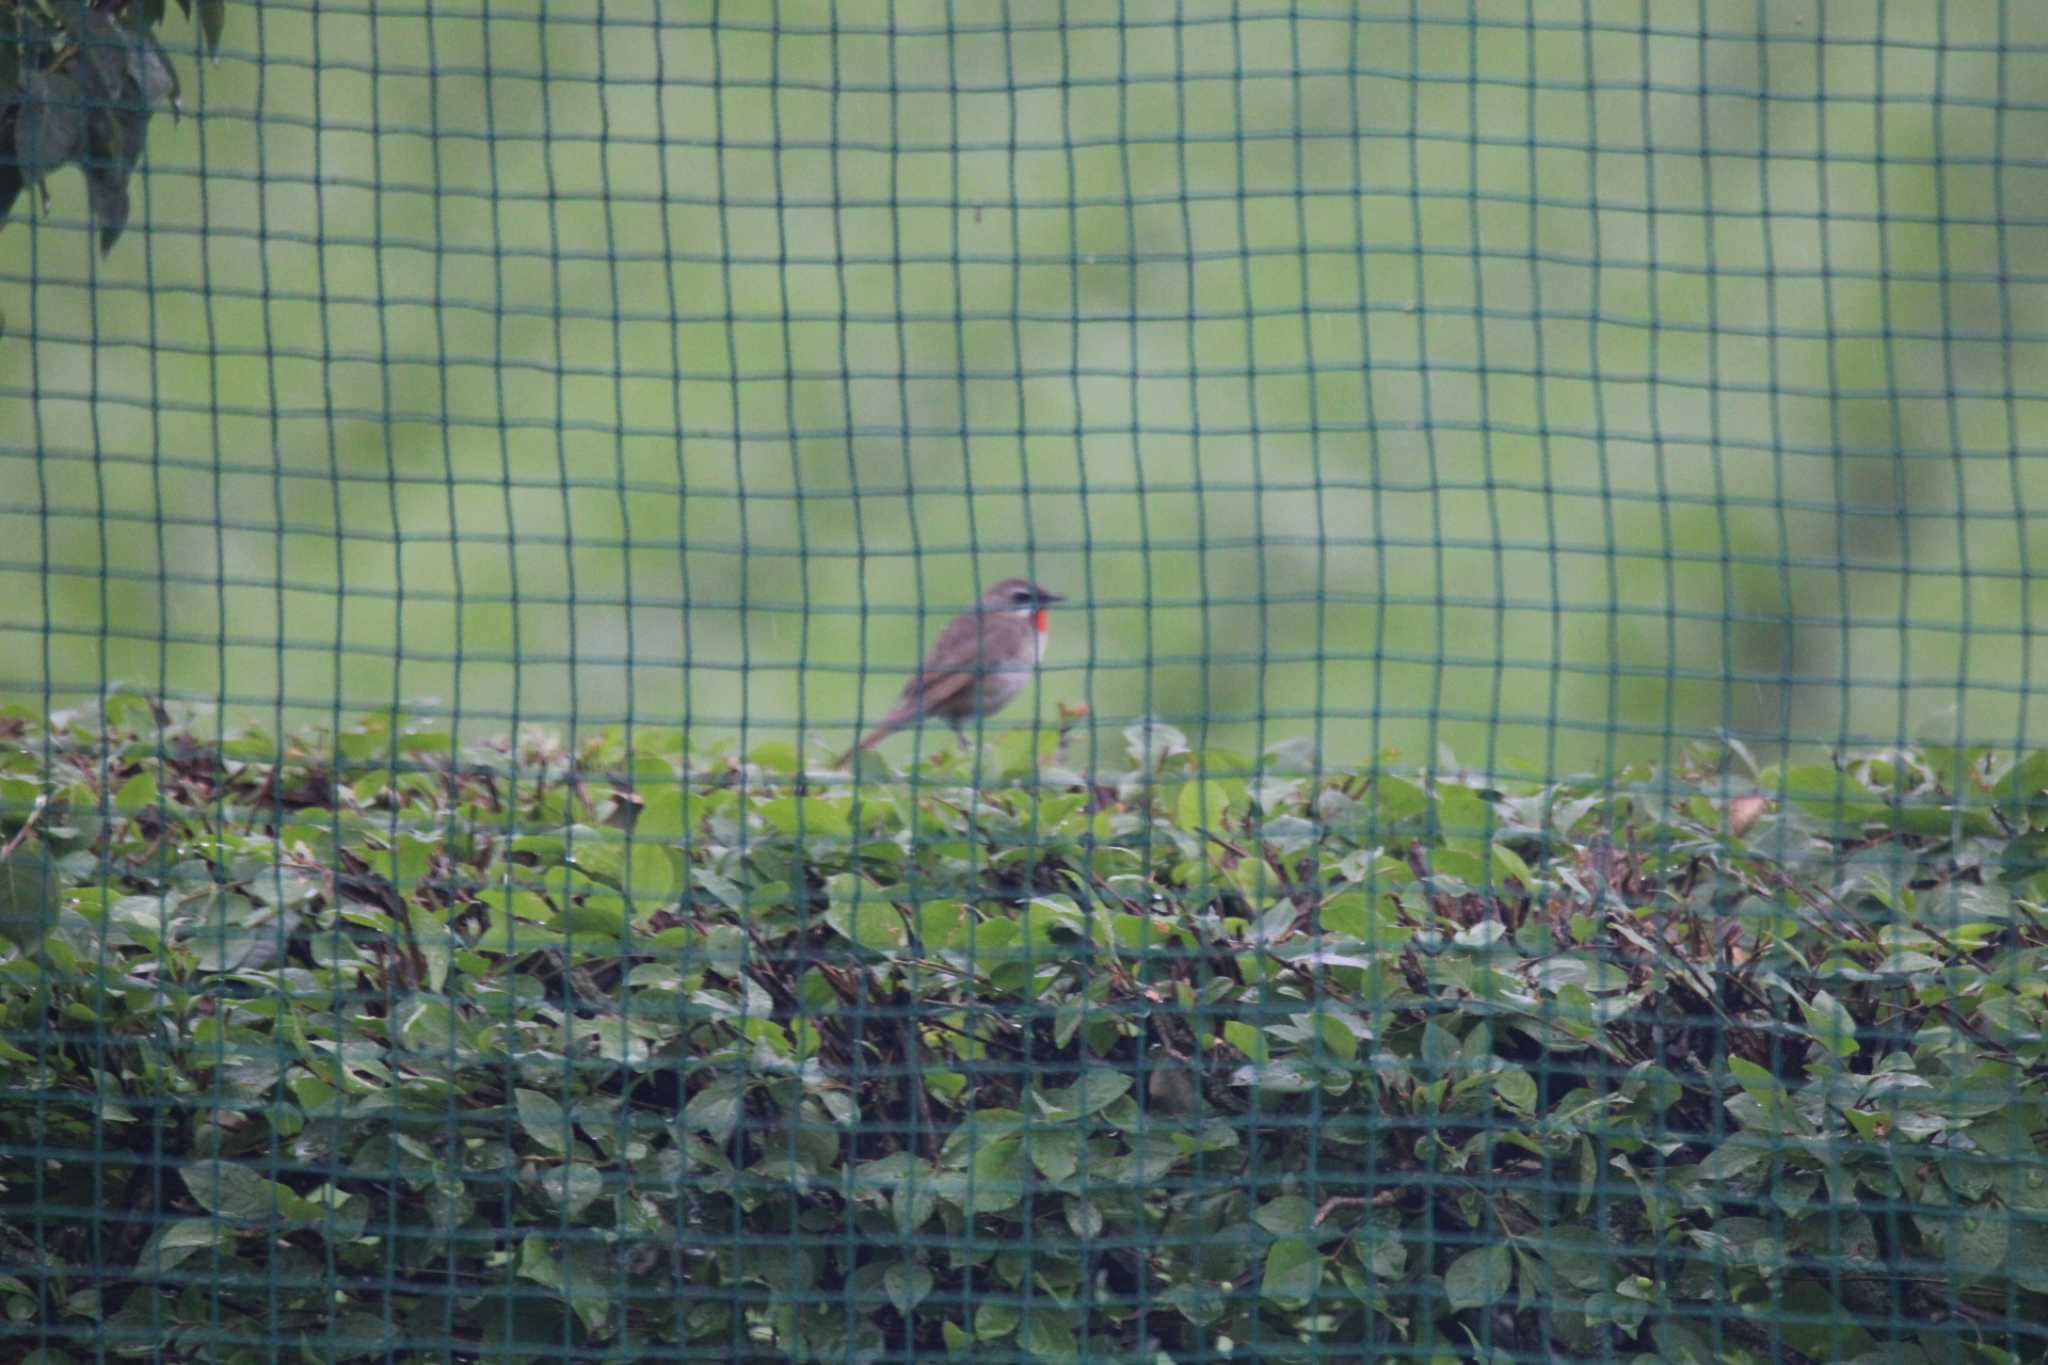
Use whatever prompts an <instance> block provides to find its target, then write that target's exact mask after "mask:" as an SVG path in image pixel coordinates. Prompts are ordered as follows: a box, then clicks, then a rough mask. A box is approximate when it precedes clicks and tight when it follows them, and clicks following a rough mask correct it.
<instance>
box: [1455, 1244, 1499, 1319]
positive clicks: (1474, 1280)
mask: <svg viewBox="0 0 2048 1365" xmlns="http://www.w3.org/2000/svg"><path fill="white" fill-rule="evenodd" d="M1514 1269H1515V1264H1514V1258H1513V1257H1511V1256H1510V1255H1509V1254H1508V1245H1507V1243H1506V1242H1496V1243H1494V1244H1493V1245H1492V1246H1490V1247H1475V1248H1473V1249H1472V1250H1471V1251H1468V1252H1466V1253H1465V1254H1464V1255H1462V1256H1460V1257H1459V1258H1458V1259H1457V1260H1455V1261H1453V1262H1451V1268H1450V1269H1449V1270H1446V1271H1445V1272H1444V1297H1445V1298H1447V1299H1449V1300H1450V1304H1451V1307H1452V1308H1453V1309H1454V1310H1461V1309H1466V1308H1483V1307H1484V1306H1486V1305H1487V1304H1490V1303H1494V1302H1497V1301H1498V1300H1499V1299H1500V1298H1501V1297H1502V1296H1504V1295H1505V1294H1506V1293H1507V1292H1508V1286H1509V1285H1510V1283H1512V1281H1513V1277H1514Z"/></svg>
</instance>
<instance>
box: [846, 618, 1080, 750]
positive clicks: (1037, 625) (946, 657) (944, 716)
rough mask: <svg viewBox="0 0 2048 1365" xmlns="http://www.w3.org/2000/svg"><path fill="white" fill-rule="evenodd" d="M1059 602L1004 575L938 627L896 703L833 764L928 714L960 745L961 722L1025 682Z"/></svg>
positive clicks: (1003, 700)
mask: <svg viewBox="0 0 2048 1365" xmlns="http://www.w3.org/2000/svg"><path fill="white" fill-rule="evenodd" d="M1065 600H1066V599H1065V598H1064V597H1062V596H1061V595H1060V594H1058V593H1056V592H1048V591H1046V590H1045V589H1044V588H1041V587H1039V586H1038V585H1037V584H1036V583H1033V582H1032V581H1030V580H1029V579H1026V578H1006V579H1004V580H1003V581H1002V582H1000V583H998V584H996V585H995V586H994V587H993V588H990V589H989V590H988V591H987V592H985V593H983V594H982V595H981V601H979V602H977V603H976V604H975V605H974V606H972V607H969V608H968V609H967V610H966V611H963V612H961V613H960V614H959V615H958V616H956V617H954V618H953V619H952V620H951V621H950V622H948V623H947V625H946V628H945V629H944V630H942V631H940V632H939V638H938V639H937V640H936V641H934V642H933V644H932V648H931V653H930V654H928V655H926V656H925V661H924V667H922V668H920V669H919V670H918V671H917V676H915V677H913V678H912V679H911V680H910V681H909V682H908V683H906V684H904V687H903V695H902V696H900V697H898V698H897V699H896V705H895V706H893V707H891V708H890V710H889V714H888V715H886V716H884V717H882V719H881V722H880V723H879V724H877V725H876V726H875V728H874V729H872V730H870V731H868V732H867V734H866V735H864V736H862V738H861V741H860V743H859V744H856V745H855V746H854V747H853V748H851V749H848V750H847V751H846V752H845V753H843V754H841V755H840V756H839V762H838V763H837V764H836V765H835V766H838V767H844V766H846V764H847V762H848V761H849V760H851V759H852V758H853V756H854V755H855V754H856V753H858V752H860V751H861V750H862V749H872V748H874V747H875V746H876V745H877V744H880V743H881V742H882V741H883V740H885V739H887V738H888V737H889V736H890V735H893V734H895V733H896V732H897V731H898V730H901V729H903V728H904V727H905V726H912V725H919V724H922V723H923V722H924V721H927V720H930V719H932V718H934V717H936V718H938V719H940V720H943V721H945V722H946V723H947V724H948V725H951V726H952V727H953V733H954V734H956V735H958V736H959V737H960V742H961V743H962V744H965V743H966V742H967V722H968V721H970V720H975V719H978V718H979V717H982V716H987V715H993V714H994V713H995V712H997V711H1000V710H1002V709H1003V708H1004V707H1005V706H1008V705H1009V704H1010V703H1011V702H1012V701H1014V700H1016V697H1017V694H1018V693H1019V692H1022V691H1023V690H1024V688H1025V685H1026V684H1027V683H1029V682H1030V681H1031V676H1032V674H1033V673H1035V672H1036V671H1037V669H1038V663H1039V660H1041V659H1043V658H1044V657H1045V637H1046V624H1047V622H1046V610H1045V609H1046V608H1047V607H1049V606H1051V605H1052V604H1053V603H1055V602H1064V601H1065Z"/></svg>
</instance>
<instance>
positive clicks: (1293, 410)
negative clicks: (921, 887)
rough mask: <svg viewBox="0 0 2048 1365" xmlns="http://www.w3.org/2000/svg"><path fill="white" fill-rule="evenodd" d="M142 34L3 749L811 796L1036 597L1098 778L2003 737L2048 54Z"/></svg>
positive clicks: (1696, 22) (2014, 731)
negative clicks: (155, 703) (384, 712)
mask: <svg viewBox="0 0 2048 1365" xmlns="http://www.w3.org/2000/svg"><path fill="white" fill-rule="evenodd" d="M165 34H166V36H167V39H168V40H169V41H170V42H171V43H172V45H173V47H174V52H175V60H176V64H177V66H178V68H179V71H180V73H181V75H182V76H183V78H184V82H185V98H186V106H187V109H188V117H187V118H186V119H185V120H184V122H183V123H182V124H178V125H175V126H174V125H173V124H172V123H171V122H170V120H169V119H168V118H165V117H160V118H159V119H158V120H157V122H156V124H155V125H154V127H153V128H152V139H151V146H150V153H149V156H148V159H147V162H146V163H145V167H144V174H143V176H142V177H141V178H140V180H139V181H138V186H137V204H136V211H135V216H134V220H133V224H132V225H131V228H130V232H129V236H128V237H127V238H126V239H125V240H123V241H122V242H121V243H120V244H119V245H118V246H117V247H116V249H115V250H114V251H113V253H112V254H111V256H110V257H109V258H107V259H106V260H105V261H103V262H101V261H96V260H95V258H94V255H93V252H92V243H91V241H90V237H89V234H88V232H87V231H86V230H85V228H84V227H83V218H84V213H85V206H84V192H83V186H82V182H81V181H80V180H79V178H78V175H77V173H76V172H75V171H66V172H64V173H63V174H62V175H61V176H59V177H58V178H57V179H55V180H54V181H53V185H52V190H53V195H52V199H51V202H50V205H49V207H48V208H47V209H46V210H41V211H34V212H32V211H30V207H29V205H28V204H27V202H26V200H24V203H23V205H22V206H21V208H20V209H19V210H18V211H17V214H16V217H15V219H14V221H12V222H11V223H9V224H8V226H7V228H6V230H5V231H4V232H0V316H4V323H5V329H6V335H5V339H4V341H0V462H4V469H5V484H4V488H0V649H4V658H5V662H4V664H0V675H4V679H5V681H4V684H0V687H4V690H5V691H6V693H7V694H8V695H9V696H11V697H14V698H16V699H20V700H37V699H47V700H48V701H50V702H53V703H62V702H64V701H67V700H70V699H73V698H75V697H77V696H79V695H81V694H89V693H93V692H97V691H99V690H101V689H102V688H104V687H105V686H107V685H108V684H110V683H114V682H126V683H130V684H134V685H138V686H142V687H145V688H148V689H150V690H153V691H159V690H160V691H164V692H168V693H173V694H178V695H183V696H188V697H194V698H198V699H201V700H205V701H210V702H214V703H218V704H219V705H221V707H222V708H223V709H224V712H225V715H226V718H227V721H226V723H233V722H234V721H235V720H237V719H244V720H255V721H258V722H261V723H264V724H275V723H284V724H290V723H294V722H299V721H304V720H306V719H307V718H309V717H326V718H328V719H329V720H330V722H331V721H335V720H340V721H347V720H349V719H352V718H353V717H354V716H355V715H356V714H357V713H359V712H361V711H365V710H371V709H376V708H381V707H386V706H390V705H392V704H394V703H395V702H401V701H403V702H411V703H414V704H415V705H416V706H417V707H418V708H419V709H422V710H436V709H438V710H440V711H442V712H449V713H453V714H454V716H455V718H456V721H457V723H458V724H459V726H460V727H461V729H462V730H463V732H464V733H465V735H468V736H471V737H474V736H476V735H478V734H479V733H497V732H503V731H505V730H507V729H508V728H511V727H513V726H514V725H515V724H516V725H523V724H526V723H529V722H533V723H550V724H561V723H565V722H570V721H573V722H574V723H575V724H577V725H579V726H580V725H586V724H600V723H610V722H615V721H619V720H622V719H627V718H630V719H631V720H632V721H634V722H635V723H638V724H654V725H678V724H681V725H687V726H688V727H689V728H690V730H691V733H692V736H693V738H696V739H701V740H703V741H704V742H706V743H709V742H712V741H714V740H717V739H718V738H720V737H723V736H730V735H736V734H741V733H742V732H744V735H745V737H746V742H748V743H754V742H758V741H760V740H764V739H795V738H796V737H797V736H798V734H799V733H800V732H801V733H802V734H804V735H805V736H806V737H807V738H808V739H809V740H810V741H811V742H812V743H813V745H814V748H813V752H814V753H817V754H822V753H824V752H825V750H826V747H827V746H828V745H829V746H830V747H832V748H836V747H838V746H839V745H840V744H843V743H844V741H845V738H846V736H847V733H848V731H849V730H850V729H851V727H852V725H853V724H854V721H855V718H856V713H857V711H858V712H860V713H862V714H864V715H865V716H866V717H868V718H869V719H872V718H873V717H874V716H875V714H877V713H878V711H879V710H880V709H881V708H883V707H885V706H886V705H887V703H888V701H889V700H890V699H891V698H892V697H893V695H894V693H895V690H896V688H897V686H898V685H899V684H900V681H901V678H902V676H903V672H904V670H905V669H906V668H907V667H908V666H909V665H910V664H911V663H912V662H913V661H914V659H915V658H916V657H917V656H918V655H919V653H920V652H921V648H922V641H923V640H925V639H927V638H928V636H929V633H930V632H931V631H933V630H935V629H936V627H937V625H938V624H939V623H941V622H943V620H944V619H945V618H946V617H947V616H949V615H950V614H951V613H952V612H954V611H955V610H958V609H959V608H960V607H961V606H963V605H965V604H966V602H967V601H968V600H969V599H970V598H971V597H972V596H973V593H974V591H975V585H976V583H977V582H985V581H992V580H993V579H995V578H998V577H1001V576H1004V575H1007V574H1009V573H1012V572H1029V573H1031V574H1033V575H1034V576H1036V577H1038V578H1040V579H1042V580H1043V581H1044V582H1046V583H1047V584H1049V585H1051V586H1053V587H1055V588H1058V589H1060V590H1062V591H1065V592H1066V593H1068V594H1070V595H1071V596H1072V597H1073V598H1075V599H1076V601H1077V603H1078V604H1079V605H1077V606H1076V608H1075V609H1074V610H1072V611H1070V612H1068V613H1066V614H1065V615H1063V616H1062V618H1061V620H1060V622H1059V627H1060V629H1059V633H1058V635H1057V636H1056V637H1055V642H1054V647H1053V652H1052V655H1051V658H1050V660H1049V662H1050V663H1051V664H1052V665H1054V666H1055V667H1054V668H1053V670H1052V671H1050V672H1049V673H1048V674H1047V676H1046V678H1045V685H1044V688H1043V690H1042V694H1041V697H1040V704H1041V708H1042V711H1043V713H1044V714H1045V715H1047V716H1048V717H1049V716H1051V715H1052V713H1053V711H1054V709H1055V703H1056V702H1062V701H1065V702H1081V701H1085V702H1087V703H1088V704H1089V705H1090V706H1091V707H1092V708H1093V711H1094V714H1095V718H1096V720H1097V722H1098V723H1100V724H1102V725H1104V726H1106V727H1107V726H1116V725H1121V724H1123V723H1126V722H1128V721H1129V720H1130V719H1131V718H1132V717H1135V716H1139V715H1144V714H1148V713H1149V714H1157V715H1161V716H1164V717H1166V718H1168V719H1171V720H1173V721H1175V722H1177V723H1180V724H1182V725H1184V726H1187V727H1190V728H1191V729H1193V730H1195V731H1196V732H1197V735H1196V737H1197V739H1198V741H1201V742H1207V743H1210V744H1214V745H1220V746H1227V747H1235V748H1239V749H1246V748H1250V747H1253V746H1255V745H1258V744H1260V743H1265V742H1272V741H1276V740H1279V739H1282V738H1287V737H1290V736H1296V735H1310V736H1314V737H1317V738H1318V739H1320V741H1321V743H1322V745H1323V747H1324V750H1325V752H1326V753H1327V754H1328V756H1329V757H1331V758H1332V759H1333V760H1345V761H1355V760H1358V759H1361V758H1363V757H1366V756H1367V755H1369V754H1370V753H1372V752H1374V751H1377V750H1380V749H1382V748H1386V747H1389V746H1391V747H1396V748H1399V749H1401V750H1402V751H1403V752H1404V753H1405V754H1407V755H1409V756H1411V757H1413V758H1414V759H1416V760H1418V761H1420V760H1426V759H1428V758H1429V757H1430V756H1431V755H1433V754H1434V753H1435V752H1436V751H1437V748H1438V746H1440V745H1444V744H1448V745H1449V746H1451V747H1452V748H1453V749H1454V750H1455V751H1456V752H1457V754H1458V756H1459V757H1460V758H1461V759H1462V760H1464V761H1466V762H1468V763H1472V764H1475V765H1483V766H1486V767H1489V768H1492V769H1494V770H1496V771H1501V772H1521V773H1543V772H1555V771H1562V770H1567V769H1574V768H1583V767H1587V766H1605V765H1607V764H1610V763H1613V762H1616V761H1621V760H1626V759H1636V758H1654V757H1658V756H1660V755H1663V754H1666V753H1668V752H1670V750H1671V749H1672V748H1673V747H1674V746H1675V745H1677V744H1679V743H1682V742H1683V741H1684V740H1685V739H1686V738H1687V737H1690V736H1695V735H1711V734H1714V733H1716V732H1717V731H1721V730H1727V731H1731V732H1734V733H1736V734H1739V735H1741V736H1744V737H1745V738H1747V739H1749V740H1751V741H1752V742H1753V743H1756V744H1758V745H1760V746H1762V747H1764V748H1766V749H1768V748H1771V747H1774V746H1776V745H1778V744H1780V743H1784V742H1788V741H1789V742H1794V743H1803V742H1813V743H1823V744H1834V743H1843V742H1850V743H1854V742H1886V741H1889V740H1892V739H1896V738H1900V737H1903V736H1909V735H1912V734H1915V733H1919V732H1923V731H1926V730H1927V729H1928V728H1929V727H1933V729H1934V731H1935V732H1938V733H1943V734H1947V733H1950V732H1953V731H1954V730H1956V729H1957V728H1958V727H1960V728H1961V729H1962V730H1963V731H1964V732H1966V733H1967V734H1968V735H1970V736H1972V737H1975V738H1979V739H1983V740H1988V741H1997V742H2004V743H2033V744H2038V743H2040V742H2041V739H2042V734H2043V723H2044V720H2048V714H2044V712H2043V709H2042V704H2041V702H2040V701H2039V700H2038V699H2037V698H2035V697H2034V696H2033V695H2032V693H2033V692H2034V690H2035V689H2034V688H2033V686H2032V681H2033V679H2034V678H2035V677H2036V676H2038V675H2039V673H2040V672H2041V669H2042V667H2043V665H2044V664H2048V659H2044V658H2043V657H2042V644H2041V639H2040V637H2039V636H2037V635H2036V634H2035V633H2034V632H2033V631H2032V629H2031V628H2030V621H2031V606H2032V601H2033V599H2032V598H2031V596H2030V587H2031V585H2030V581H2029V578H2030V570H2031V566H2033V565H2035V564H2038V563H2040V562H2041V561H2042V558H2043V556H2044V554H2048V541H2044V539H2043V532H2042V529H2041V528H2042V525H2043V520H2042V518H2043V514H2044V513H2048V460H2044V458H2043V455H2042V453H2041V452H2042V451H2043V450H2044V449H2048V378H2044V368H2043V362H2044V360H2048V316H2044V312H2048V265H2044V264H2043V247H2044V246H2048V159H2044V156H2048V7H2041V6H2034V5H2019V4H2006V5H2000V4H1994V3H1986V4H1950V5H1934V4H1893V5H1884V6H1855V5H1840V4H1834V5H1823V4H1821V3H1818V2H1817V0H1813V2H1809V3H1800V2H1799V0H1772V2H1771V3H1769V4H1748V5H1736V4H1720V3H1714V4H1703V3H1699V0H1685V3H1664V0H1626V2H1624V0H1514V2H1513V3H1495V2H1494V0H1459V2H1457V3H1452V2H1451V0H1443V2H1441V3H1431V2H1429V0H1383V2H1382V0H1375V2H1373V3H1363V4H1356V5H1353V4H1346V3H1320V4H1319V3H1312V2H1311V3H1303V4H1298V5H1288V6H1283V5H1280V4H1272V5H1261V4H1256V3H1254V4H1245V5H1242V6H1232V5H1230V4H1226V3H1222V2H1221V0H1190V2H1189V3H1180V4H1173V3H1164V0H1160V2H1158V3H1132V4H1128V5H1117V4H1112V3H1106V2H1104V3H1088V2H1085V0H1074V2H1073V3H1068V4H1065V5H1063V6H1058V7H1055V6H1050V5H1047V6H1029V5H1026V6H1018V5H1013V4H1007V3H996V2H995V0H951V2H950V3H944V2H941V0H929V2H927V0H898V2H897V3H881V2H880V0H848V2H847V3H840V4H836V5H831V4H826V3H823V2H822V0H819V2H818V3H802V4H798V3H781V4H768V3H758V4H756V3H747V4H721V5H713V4H710V3H703V2H701V0H700V2H698V3H675V2H674V0H668V2H666V3H658V4H657V3H651V2H649V3H637V4H636V3H618V2H617V0H613V2H611V3H605V4H602V5H598V4H594V3H582V4H579V3H552V4H547V5H540V4H538V3H533V4H528V5H525V6H523V7H522V6H506V5H492V6H490V7H488V8H487V9H480V8H478V7H475V6H473V5H463V4H458V5H435V6H433V7H431V8H427V7H417V6H415V7H405V6H384V5H379V6H375V7H368V8H355V9H348V10H342V9H338V8H336V7H332V6H322V7H319V8H318V9H317V10H316V9H315V8H314V7H313V6H311V5H307V4H292V3H268V4H264V5H262V6H260V7H258V6H254V5H247V4H231V5H230V6H229V10H228V27H227V37H226V42H225V45H224V49H223V54H222V57H221V59H220V60H219V61H218V62H214V63H202V62H199V61H197V60H195V59H194V58H193V56H192V54H191V52H190V45H191V42H192V32H191V30H190V28H189V27H187V26H186V25H185V23H184V21H183V19H182V18H180V17H179V16H178V15H177V14H176V13H175V12H174V13H173V14H172V16H171V18H170V20H169V22H168V23H167V25H166V28H165ZM1024 709H1025V708H1023V707H1022V706H1020V707H1018V708H1017V711H1016V713H1015V714H1012V715H1009V716H1006V717H1005V719H1006V720H1015V719H1021V718H1022V713H1023V712H1024ZM1106 734H1107V731H1105V735H1106ZM907 746H908V741H904V740H898V741H895V742H894V746H893V747H892V749H891V752H892V753H895V752H897V751H898V750H903V751H905V752H907ZM900 756H901V755H900V754H899V757H900Z"/></svg>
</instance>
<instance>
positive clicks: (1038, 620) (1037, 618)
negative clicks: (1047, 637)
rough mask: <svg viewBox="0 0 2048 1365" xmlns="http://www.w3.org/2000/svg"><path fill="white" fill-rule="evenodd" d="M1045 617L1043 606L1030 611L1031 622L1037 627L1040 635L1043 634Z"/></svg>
mask: <svg viewBox="0 0 2048 1365" xmlns="http://www.w3.org/2000/svg"><path fill="white" fill-rule="evenodd" d="M1046 618H1047V612H1046V610H1045V608H1044V607H1040V608H1039V609H1038V610H1037V611H1034V612H1032V613H1031V624H1032V625H1034V626H1036V627H1037V628H1038V633H1039V634H1040V635H1043V634H1045V622H1046Z"/></svg>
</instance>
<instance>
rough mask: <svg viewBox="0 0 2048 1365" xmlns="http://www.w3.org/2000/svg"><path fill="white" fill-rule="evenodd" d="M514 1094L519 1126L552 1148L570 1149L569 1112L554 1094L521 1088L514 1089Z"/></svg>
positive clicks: (542, 1145) (543, 1144) (541, 1143)
mask: <svg viewBox="0 0 2048 1365" xmlns="http://www.w3.org/2000/svg"><path fill="white" fill-rule="evenodd" d="M512 1097H513V1104H514V1105H515V1107H516V1108H517V1109H518V1110H519V1126H520V1128H521V1129H523V1130H524V1131H525V1133H526V1135H527V1136H528V1137H530V1138H532V1139H533V1140H534V1142H536V1143H537V1144H539V1145H540V1146H541V1147H542V1148H544V1149H546V1150H547V1151H550V1152H557V1153H560V1152H566V1151H568V1150H569V1146H570V1138H571V1134H570V1131H569V1116H568V1115H567V1114H566V1113H565V1112H564V1111H563V1109H562V1106H561V1105H559V1104H557V1103H556V1102H555V1100H554V1097H553V1096H551V1095H544V1094H542V1093H541V1092H540V1091H538V1090H526V1089H523V1088H522V1089H515V1090H514V1091H513V1092H512Z"/></svg>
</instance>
